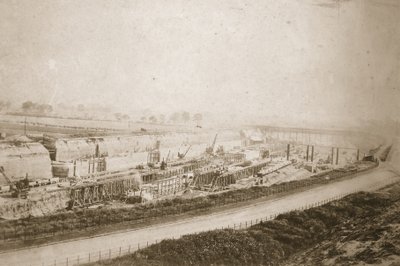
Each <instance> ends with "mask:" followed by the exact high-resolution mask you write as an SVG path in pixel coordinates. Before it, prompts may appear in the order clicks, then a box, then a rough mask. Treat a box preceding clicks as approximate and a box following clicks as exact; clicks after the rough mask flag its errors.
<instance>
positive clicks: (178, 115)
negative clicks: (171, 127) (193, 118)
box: [169, 112, 181, 123]
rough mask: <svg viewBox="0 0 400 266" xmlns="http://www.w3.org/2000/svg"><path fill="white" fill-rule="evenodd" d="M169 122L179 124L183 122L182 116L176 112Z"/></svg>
mask: <svg viewBox="0 0 400 266" xmlns="http://www.w3.org/2000/svg"><path fill="white" fill-rule="evenodd" d="M169 120H170V121H172V122H173V123H178V122H179V121H180V120H181V114H180V113H178V112H175V113H173V114H172V115H171V116H170V118H169Z"/></svg>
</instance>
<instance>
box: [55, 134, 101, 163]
mask: <svg viewBox="0 0 400 266" xmlns="http://www.w3.org/2000/svg"><path fill="white" fill-rule="evenodd" d="M96 147H97V145H96V143H95V142H94V141H93V140H90V139H68V140H63V139H59V140H56V141H55V148H56V154H55V157H54V160H56V161H64V162H67V161H71V160H78V159H85V158H91V157H93V156H95V155H96Z"/></svg>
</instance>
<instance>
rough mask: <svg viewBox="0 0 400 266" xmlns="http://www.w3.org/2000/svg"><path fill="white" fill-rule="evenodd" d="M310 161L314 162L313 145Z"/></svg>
mask: <svg viewBox="0 0 400 266" xmlns="http://www.w3.org/2000/svg"><path fill="white" fill-rule="evenodd" d="M311 162H314V145H313V146H311Z"/></svg>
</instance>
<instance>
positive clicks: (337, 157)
mask: <svg viewBox="0 0 400 266" xmlns="http://www.w3.org/2000/svg"><path fill="white" fill-rule="evenodd" d="M337 164H339V148H336V165H337Z"/></svg>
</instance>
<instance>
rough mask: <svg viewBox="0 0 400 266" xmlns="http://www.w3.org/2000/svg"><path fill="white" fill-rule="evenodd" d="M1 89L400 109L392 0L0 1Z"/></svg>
mask: <svg viewBox="0 0 400 266" xmlns="http://www.w3.org/2000/svg"><path fill="white" fill-rule="evenodd" d="M0 34H1V36H0V92H1V95H2V96H1V98H2V99H10V100H15V101H17V102H22V101H24V100H27V99H29V100H33V101H40V102H43V103H50V104H56V103H59V102H64V103H73V102H76V103H83V104H93V103H98V104H101V105H113V106H116V107H118V108H119V110H121V111H124V112H133V111H136V110H141V109H145V108H152V109H154V110H156V111H160V112H168V111H173V110H183V109H184V110H189V111H192V112H194V111H212V112H220V113H222V114H227V113H237V114H244V115H252V114H256V115H257V116H277V117H283V118H287V119H288V120H296V119H300V120H301V121H302V120H313V121H318V120H323V121H326V120H328V121H329V120H332V121H336V120H337V119H338V118H339V119H344V120H347V121H348V120H349V119H350V118H351V119H352V118H380V117H385V116H389V117H395V118H399V117H400V111H399V110H400V107H399V105H400V72H399V71H400V2H399V1H398V0H353V1H351V0H350V1H343V0H341V1H339V0H279V1H277V0H263V1H255V0H246V1H234V0H218V1H215V0H201V1H194V0H193V1H189V0H182V1H178V0H168V1H164V0H156V1H152V0H138V1H133V0H132V1H131V0H125V1H122V0H120V1H118V0H117V1H109V0H104V1H103V0H82V1H77V0H76V1H74V0H69V1H58V0H57V1H56V0H36V1H32V0H16V1H11V0H0Z"/></svg>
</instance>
